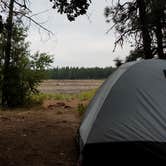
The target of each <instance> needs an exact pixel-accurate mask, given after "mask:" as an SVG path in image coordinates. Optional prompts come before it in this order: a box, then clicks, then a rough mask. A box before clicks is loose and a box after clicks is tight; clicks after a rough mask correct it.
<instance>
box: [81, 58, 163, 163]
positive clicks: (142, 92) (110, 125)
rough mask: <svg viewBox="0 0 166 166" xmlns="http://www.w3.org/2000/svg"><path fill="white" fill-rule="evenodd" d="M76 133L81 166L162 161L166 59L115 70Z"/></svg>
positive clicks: (126, 65) (127, 64) (93, 101)
mask: <svg viewBox="0 0 166 166" xmlns="http://www.w3.org/2000/svg"><path fill="white" fill-rule="evenodd" d="M79 134H80V149H81V156H82V157H83V165H85V166H88V165H91V166H93V165H94V166H96V165H101V166H104V165H109V164H108V163H114V162H116V164H118V163H119V164H120V163H121V162H123V163H124V164H128V165H132V164H133V162H132V161H133V160H136V162H137V164H138V163H139V164H142V163H144V164H145V163H146V162H147V163H148V162H150V161H151V162H153V163H155V162H156V163H157V164H158V162H159V161H166V61H165V60H157V59H152V60H141V61H136V62H130V63H126V64H124V65H122V66H120V67H119V68H118V69H117V70H116V71H115V72H114V73H113V74H112V75H111V76H110V77H109V78H108V79H107V80H106V81H105V82H104V83H103V85H102V86H101V87H100V89H99V90H98V91H97V94H96V96H95V97H94V98H93V99H92V101H91V103H90V104H89V106H88V108H87V111H86V113H85V115H84V118H83V121H82V123H81V125H80V129H79ZM106 163H107V164H106Z"/></svg>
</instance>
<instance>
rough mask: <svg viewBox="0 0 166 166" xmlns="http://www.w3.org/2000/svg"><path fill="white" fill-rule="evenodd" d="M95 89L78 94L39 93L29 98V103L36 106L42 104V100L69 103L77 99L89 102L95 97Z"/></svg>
mask: <svg viewBox="0 0 166 166" xmlns="http://www.w3.org/2000/svg"><path fill="white" fill-rule="evenodd" d="M95 93H96V89H93V90H89V91H85V92H80V93H79V94H60V93H55V94H44V93H39V94H35V95H32V96H31V102H32V103H34V104H35V103H36V104H42V103H43V101H44V100H64V101H70V100H74V99H78V100H80V101H86V100H91V99H92V97H93V96H94V95H95Z"/></svg>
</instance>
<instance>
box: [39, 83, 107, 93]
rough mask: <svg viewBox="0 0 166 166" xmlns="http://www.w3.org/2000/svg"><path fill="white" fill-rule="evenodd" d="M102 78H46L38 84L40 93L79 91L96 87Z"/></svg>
mask: <svg viewBox="0 0 166 166" xmlns="http://www.w3.org/2000/svg"><path fill="white" fill-rule="evenodd" d="M103 81H104V80H46V81H44V82H42V83H41V84H40V86H39V88H38V89H39V90H40V91H41V92H42V93H51V94H52V93H80V92H82V91H87V90H91V89H95V88H98V87H99V86H100V85H101V84H102V83H103Z"/></svg>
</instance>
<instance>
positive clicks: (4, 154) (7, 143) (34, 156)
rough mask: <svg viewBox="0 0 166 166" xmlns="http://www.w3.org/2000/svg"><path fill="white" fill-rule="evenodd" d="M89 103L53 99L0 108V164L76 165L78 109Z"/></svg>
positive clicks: (35, 165) (2, 165) (79, 118)
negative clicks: (31, 104) (39, 102)
mask: <svg viewBox="0 0 166 166" xmlns="http://www.w3.org/2000/svg"><path fill="white" fill-rule="evenodd" d="M48 82H49V81H47V83H48ZM55 82H58V81H55ZM74 82H75V81H74ZM76 82H78V81H76ZM89 82H90V81H89ZM51 83H52V81H51ZM46 86H47V87H48V88H49V87H50V84H47V85H46ZM82 86H84V85H83V84H82ZM76 89H77V88H76ZM88 102H89V100H84V101H81V100H80V99H71V100H53V99H52V100H45V101H44V102H43V104H42V105H40V106H35V107H32V108H22V109H21V108H20V109H15V110H12V111H0V140H1V141H0V166H76V161H77V148H76V146H75V145H76V144H75V135H76V131H77V129H78V126H79V124H80V120H81V116H80V114H79V112H78V111H77V109H78V105H79V104H80V103H82V104H84V105H87V104H88Z"/></svg>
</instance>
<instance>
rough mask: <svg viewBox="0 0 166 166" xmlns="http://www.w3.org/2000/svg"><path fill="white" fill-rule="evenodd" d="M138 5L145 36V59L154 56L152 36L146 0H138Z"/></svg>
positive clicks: (143, 36) (142, 30) (142, 31)
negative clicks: (147, 17) (149, 28)
mask: <svg viewBox="0 0 166 166" xmlns="http://www.w3.org/2000/svg"><path fill="white" fill-rule="evenodd" d="M137 5H138V9H139V18H140V25H141V33H142V38H143V49H144V54H145V55H144V56H145V59H151V58H153V55H152V50H151V37H150V34H149V30H148V24H147V19H146V4H145V0H137Z"/></svg>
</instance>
